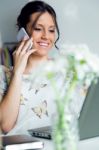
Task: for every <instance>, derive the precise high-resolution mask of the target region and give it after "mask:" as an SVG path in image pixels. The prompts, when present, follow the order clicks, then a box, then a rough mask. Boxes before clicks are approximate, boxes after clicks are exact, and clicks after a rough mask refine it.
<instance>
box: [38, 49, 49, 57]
mask: <svg viewBox="0 0 99 150" xmlns="http://www.w3.org/2000/svg"><path fill="white" fill-rule="evenodd" d="M49 51H50V50H49V49H39V50H38V51H37V52H36V54H38V55H40V56H47V55H48V53H49Z"/></svg>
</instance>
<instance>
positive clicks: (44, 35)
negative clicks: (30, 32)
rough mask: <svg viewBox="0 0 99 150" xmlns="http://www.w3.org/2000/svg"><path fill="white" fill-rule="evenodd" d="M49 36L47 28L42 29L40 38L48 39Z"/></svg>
mask: <svg viewBox="0 0 99 150" xmlns="http://www.w3.org/2000/svg"><path fill="white" fill-rule="evenodd" d="M48 37H49V33H48V31H47V30H44V31H43V33H42V39H48Z"/></svg>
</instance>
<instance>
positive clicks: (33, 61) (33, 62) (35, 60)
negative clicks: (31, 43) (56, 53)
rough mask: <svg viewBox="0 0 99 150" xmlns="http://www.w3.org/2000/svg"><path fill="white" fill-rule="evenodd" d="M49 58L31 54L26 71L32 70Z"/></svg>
mask: <svg viewBox="0 0 99 150" xmlns="http://www.w3.org/2000/svg"><path fill="white" fill-rule="evenodd" d="M47 60H48V56H35V55H31V56H30V57H29V59H28V62H27V66H26V69H25V73H29V72H31V70H33V69H35V68H36V67H37V66H38V65H39V64H41V63H42V62H44V61H47Z"/></svg>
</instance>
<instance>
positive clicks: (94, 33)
mask: <svg viewBox="0 0 99 150" xmlns="http://www.w3.org/2000/svg"><path fill="white" fill-rule="evenodd" d="M45 1H46V2H48V3H49V4H51V5H52V6H53V7H54V8H55V10H56V13H57V16H58V22H59V27H60V32H61V38H60V41H59V42H58V45H60V46H61V45H62V44H64V43H65V44H87V45H88V46H89V48H90V49H91V50H92V51H93V52H96V53H97V54H99V0H59V1H58V0H45ZM27 2H28V0H17V1H16V0H8V1H7V0H0V32H1V36H2V41H3V42H11V41H16V33H17V27H16V19H17V16H18V14H19V12H20V10H21V8H22V7H23V6H24V5H25V4H26V3H27Z"/></svg>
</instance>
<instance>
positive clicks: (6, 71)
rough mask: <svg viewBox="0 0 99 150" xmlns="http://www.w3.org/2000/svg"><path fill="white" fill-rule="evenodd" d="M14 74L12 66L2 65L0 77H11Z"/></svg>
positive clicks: (2, 78) (0, 66)
mask: <svg viewBox="0 0 99 150" xmlns="http://www.w3.org/2000/svg"><path fill="white" fill-rule="evenodd" d="M11 74H12V69H11V68H7V67H6V66H4V65H0V78H1V80H4V79H5V78H6V79H9V78H10V77H11Z"/></svg>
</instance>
